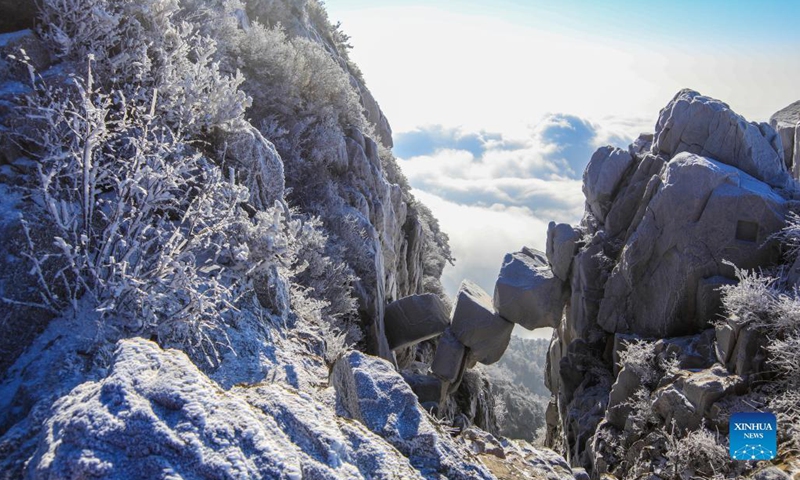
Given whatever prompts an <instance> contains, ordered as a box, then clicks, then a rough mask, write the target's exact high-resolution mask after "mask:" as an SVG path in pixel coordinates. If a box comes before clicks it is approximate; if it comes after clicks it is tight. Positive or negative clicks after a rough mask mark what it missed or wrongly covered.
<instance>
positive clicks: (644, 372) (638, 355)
mask: <svg viewBox="0 0 800 480" xmlns="http://www.w3.org/2000/svg"><path fill="white" fill-rule="evenodd" d="M619 358H620V362H619V363H620V366H621V367H622V368H624V369H626V370H628V371H632V372H633V373H635V374H636V376H638V377H639V379H640V380H641V382H642V384H644V385H646V386H648V387H649V388H652V387H654V386H655V384H656V383H657V382H658V380H659V379H660V377H661V375H660V374H659V371H658V370H657V365H656V352H655V343H653V342H648V341H647V340H634V341H631V342H628V343H627V344H626V345H625V349H624V350H622V351H620V353H619Z"/></svg>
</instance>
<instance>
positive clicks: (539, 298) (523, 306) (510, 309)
mask: <svg viewBox="0 0 800 480" xmlns="http://www.w3.org/2000/svg"><path fill="white" fill-rule="evenodd" d="M565 248H568V246H567V247H565ZM566 294H567V290H566V285H565V284H564V282H563V281H561V279H559V278H558V277H556V276H555V275H554V274H553V271H552V270H551V269H550V267H549V266H548V263H547V259H546V258H545V256H544V254H543V253H542V252H538V251H535V250H530V249H524V250H523V251H521V252H516V253H509V254H507V255H506V256H505V258H504V259H503V265H502V266H501V267H500V276H499V277H498V278H497V283H495V286H494V298H493V304H494V308H495V310H496V311H497V313H498V314H499V315H500V316H501V317H502V318H504V319H505V320H508V321H509V322H513V323H516V324H518V325H522V326H523V327H525V328H527V329H528V330H533V329H536V328H542V327H555V326H557V325H558V323H559V322H560V321H561V313H562V311H563V310H564V301H565V298H566Z"/></svg>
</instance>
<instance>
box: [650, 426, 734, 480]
mask: <svg viewBox="0 0 800 480" xmlns="http://www.w3.org/2000/svg"><path fill="white" fill-rule="evenodd" d="M673 430H674V427H673ZM666 440H667V449H666V452H665V457H666V458H667V467H666V471H665V472H663V473H662V475H661V477H662V478H674V479H675V480H684V479H685V480H688V479H692V478H736V477H735V476H731V477H729V476H728V474H730V472H732V471H733V469H732V468H731V466H732V461H731V459H730V456H729V455H728V449H727V448H726V446H725V445H723V444H722V443H720V437H719V435H718V434H714V433H713V432H711V431H710V430H708V429H707V428H705V426H701V427H700V428H699V429H697V430H692V431H691V432H689V433H688V434H687V435H686V436H685V437H680V438H679V437H678V436H676V435H675V434H674V432H667V434H666Z"/></svg>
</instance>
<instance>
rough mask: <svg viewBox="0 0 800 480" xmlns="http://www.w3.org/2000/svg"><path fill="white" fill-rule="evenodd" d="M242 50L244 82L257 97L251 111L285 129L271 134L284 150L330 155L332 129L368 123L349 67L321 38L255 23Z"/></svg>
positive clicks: (304, 154)
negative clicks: (280, 134)
mask: <svg viewBox="0 0 800 480" xmlns="http://www.w3.org/2000/svg"><path fill="white" fill-rule="evenodd" d="M239 55H240V62H241V65H242V70H243V72H244V74H245V77H246V78H247V80H246V81H245V83H244V88H245V90H246V91H247V92H248V93H249V94H250V95H251V96H252V97H253V110H252V112H251V115H252V116H253V117H255V118H259V119H262V120H263V121H264V126H266V125H268V124H269V123H270V122H271V121H277V123H278V124H280V125H281V126H282V127H283V128H284V129H285V131H286V136H285V137H284V138H269V139H270V140H271V141H273V142H274V143H275V144H276V145H278V146H279V149H280V150H281V154H282V155H283V156H294V157H298V158H306V159H311V157H312V156H326V155H328V154H331V153H332V151H331V143H332V142H331V140H330V139H329V137H332V136H334V134H333V133H331V130H333V131H335V132H336V133H338V136H339V137H338V138H341V135H342V132H343V129H344V128H346V127H348V126H355V127H358V128H361V129H364V128H366V120H365V119H364V116H363V114H362V107H361V104H360V103H359V100H358V96H357V95H356V92H355V90H354V89H353V87H352V86H351V85H350V81H349V77H348V75H347V73H346V72H345V71H344V70H342V68H341V67H340V66H339V64H337V63H336V62H335V61H334V60H333V58H332V57H331V56H330V54H329V53H328V52H326V51H325V50H324V49H323V48H322V47H321V46H319V45H318V44H317V43H315V42H312V41H310V40H308V39H306V38H301V37H295V38H289V37H288V36H287V35H286V33H285V32H284V31H283V30H282V29H281V28H280V26H276V27H272V28H269V27H265V26H263V25H261V24H258V23H254V24H253V25H252V27H251V28H250V30H249V31H248V32H247V33H246V34H245V35H243V36H242V37H241V43H240V46H239ZM263 130H264V129H263V128H262V131H263Z"/></svg>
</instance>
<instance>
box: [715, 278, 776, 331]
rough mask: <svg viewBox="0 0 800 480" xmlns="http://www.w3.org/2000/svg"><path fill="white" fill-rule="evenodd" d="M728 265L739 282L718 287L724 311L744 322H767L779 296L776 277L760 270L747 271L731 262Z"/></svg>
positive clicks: (771, 315)
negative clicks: (731, 267)
mask: <svg viewBox="0 0 800 480" xmlns="http://www.w3.org/2000/svg"><path fill="white" fill-rule="evenodd" d="M729 265H731V266H733V268H734V270H735V272H736V277H737V278H738V279H739V282H738V283H737V284H736V285H723V286H722V287H720V291H721V292H722V303H723V305H724V307H725V311H726V312H727V313H728V315H733V316H736V317H738V318H739V319H741V320H742V321H745V322H755V323H756V324H764V323H765V322H769V321H770V320H771V319H772V317H773V313H774V310H775V304H776V302H777V301H778V297H779V296H780V290H779V289H778V288H776V282H777V279H776V278H775V277H773V276H770V275H766V274H763V273H762V272H760V271H755V270H753V271H748V270H743V269H740V268H738V267H736V266H735V265H733V264H729Z"/></svg>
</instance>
